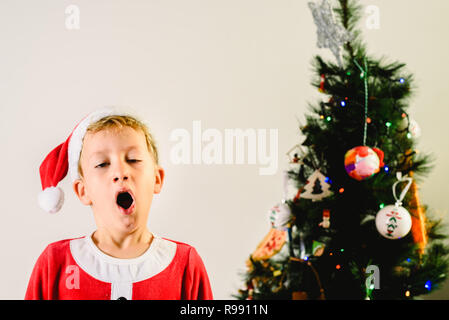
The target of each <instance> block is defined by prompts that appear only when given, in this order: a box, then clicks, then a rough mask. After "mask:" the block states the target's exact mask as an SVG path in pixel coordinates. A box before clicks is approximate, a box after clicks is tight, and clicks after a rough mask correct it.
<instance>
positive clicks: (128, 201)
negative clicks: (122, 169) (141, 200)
mask: <svg viewBox="0 0 449 320" xmlns="http://www.w3.org/2000/svg"><path fill="white" fill-rule="evenodd" d="M133 202H134V199H133V197H132V195H131V194H130V193H129V192H127V191H123V192H120V193H119V194H118V195H117V204H118V205H119V206H120V207H122V208H123V209H125V210H126V209H128V208H129V207H131V205H132V204H133Z"/></svg>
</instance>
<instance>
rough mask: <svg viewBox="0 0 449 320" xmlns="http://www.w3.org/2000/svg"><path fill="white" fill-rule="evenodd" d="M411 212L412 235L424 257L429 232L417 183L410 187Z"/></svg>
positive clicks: (411, 175) (411, 174)
mask: <svg viewBox="0 0 449 320" xmlns="http://www.w3.org/2000/svg"><path fill="white" fill-rule="evenodd" d="M410 177H413V171H411V172H410ZM410 193H411V199H410V212H411V213H412V235H413V239H414V241H415V243H417V244H418V247H419V253H420V254H421V255H422V254H423V253H424V250H425V248H426V245H427V231H426V215H425V212H424V208H423V207H421V203H420V200H419V195H418V187H417V185H416V183H415V181H413V182H412V185H411V186H410Z"/></svg>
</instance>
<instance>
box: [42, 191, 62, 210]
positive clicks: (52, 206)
mask: <svg viewBox="0 0 449 320" xmlns="http://www.w3.org/2000/svg"><path fill="white" fill-rule="evenodd" d="M37 201H38V202H39V206H40V207H41V208H42V209H44V210H45V211H47V212H48V213H56V212H58V211H59V210H60V209H61V207H62V205H63V204H64V191H62V189H61V188H59V187H48V188H45V189H44V190H43V191H41V192H39V195H38V197H37Z"/></svg>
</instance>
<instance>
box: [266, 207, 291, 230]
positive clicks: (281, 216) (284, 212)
mask: <svg viewBox="0 0 449 320" xmlns="http://www.w3.org/2000/svg"><path fill="white" fill-rule="evenodd" d="M269 219H270V223H271V226H272V227H273V228H276V229H279V230H287V228H288V224H289V222H290V221H291V220H292V214H291V210H290V207H289V205H288V204H287V203H278V204H277V205H275V206H274V207H273V208H271V209H270V211H269Z"/></svg>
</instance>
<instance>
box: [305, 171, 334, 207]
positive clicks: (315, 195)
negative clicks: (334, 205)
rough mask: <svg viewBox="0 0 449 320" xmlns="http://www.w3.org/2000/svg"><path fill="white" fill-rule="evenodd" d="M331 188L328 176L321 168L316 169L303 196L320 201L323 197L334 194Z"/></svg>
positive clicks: (308, 180)
mask: <svg viewBox="0 0 449 320" xmlns="http://www.w3.org/2000/svg"><path fill="white" fill-rule="evenodd" d="M329 188H330V184H329V183H327V182H326V177H325V176H324V175H323V174H322V173H321V172H320V171H319V170H315V171H314V172H313V173H312V175H311V176H310V177H309V178H308V179H307V183H306V185H305V186H304V192H303V193H301V197H302V198H304V199H311V200H312V201H320V200H321V199H323V198H325V197H328V196H330V195H332V192H331V191H330V190H329Z"/></svg>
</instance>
